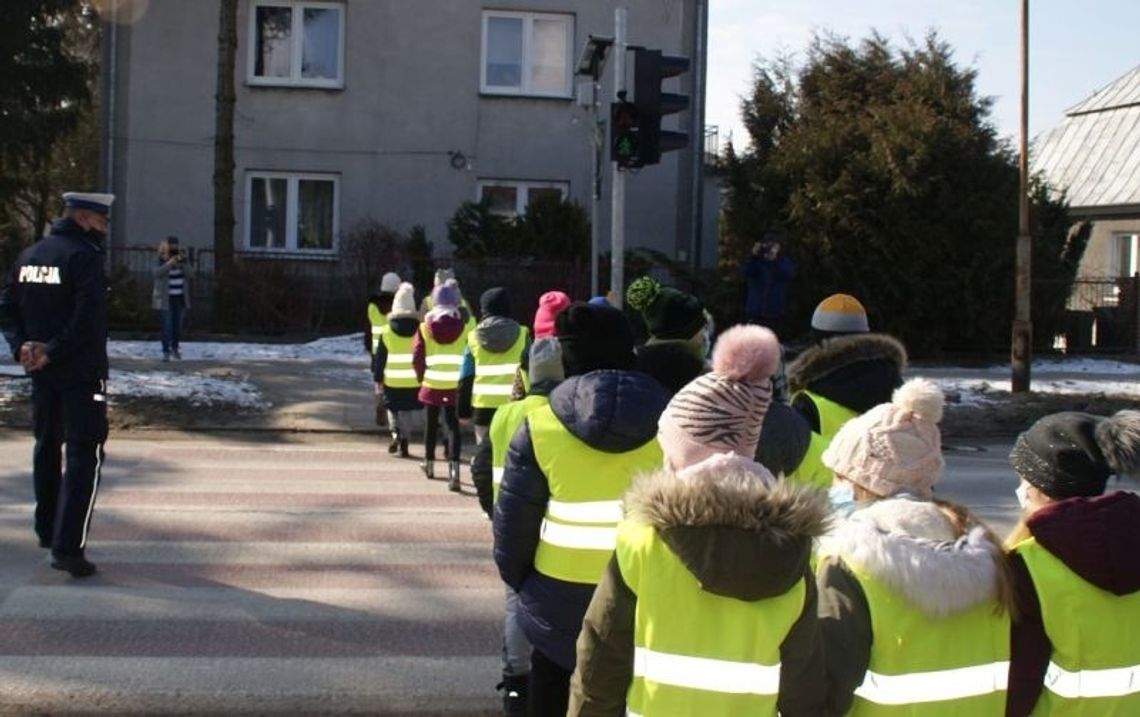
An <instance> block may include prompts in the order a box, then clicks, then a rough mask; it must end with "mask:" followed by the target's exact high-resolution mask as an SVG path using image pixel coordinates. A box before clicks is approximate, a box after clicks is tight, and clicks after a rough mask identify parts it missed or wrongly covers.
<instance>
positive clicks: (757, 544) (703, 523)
mask: <svg viewBox="0 0 1140 717" xmlns="http://www.w3.org/2000/svg"><path fill="white" fill-rule="evenodd" d="M625 511H626V514H627V515H628V516H629V517H631V518H633V519H635V520H638V521H641V522H644V523H647V524H649V525H652V526H653V527H654V528H656V529H657V534H658V535H659V536H660V537H661V539H662V540H663V541H664V542H665V544H666V545H668V546H669V549H670V550H672V551H673V552H674V553H675V554H676V555H677V557H678V558H680V560H681V562H682V563H683V564H684V565H685V567H686V568H688V569H689V572H691V573H692V574H693V575H694V576H695V577H696V578H697V580H698V581H699V582H700V583H701V586H702V587H703V588H704V589H705V590H708V591H709V592H711V593H715V594H717V595H723V596H726V597H732V598H736V599H739V600H760V599H764V598H768V597H773V596H776V595H782V594H784V593H785V592H787V591H788V589H789V588H791V586H792V585H794V584H795V583H796V581H798V580H800V579H801V578H803V577H804V575H805V570H806V569H807V565H808V558H809V555H810V552H811V543H812V539H813V538H815V537H817V536H819V535H821V534H822V533H823V532H824V531H825V530H826V529H827V524H828V520H829V512H830V511H829V506H828V502H827V496H826V495H825V494H824V493H823V492H822V491H819V490H816V489H815V488H811V487H806V486H797V485H795V484H791V483H784V482H782V481H767V480H762V479H760V478H758V477H757V476H756V474H754V473H748V472H745V471H742V470H739V469H726V470H722V471H715V472H702V473H697V474H694V475H688V476H687V477H685V478H684V479H682V478H678V477H677V475H676V474H674V473H672V472H671V471H667V470H662V471H659V472H657V473H653V474H650V475H647V476H644V477H642V478H640V479H638V480H637V481H635V482H634V484H633V486H632V487H631V488H630V490H629V492H628V493H627V494H626V496H625Z"/></svg>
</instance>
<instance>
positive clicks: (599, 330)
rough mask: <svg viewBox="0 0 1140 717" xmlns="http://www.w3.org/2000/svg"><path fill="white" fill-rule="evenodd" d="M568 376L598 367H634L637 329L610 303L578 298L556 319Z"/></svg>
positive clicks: (556, 330) (555, 325)
mask: <svg viewBox="0 0 1140 717" xmlns="http://www.w3.org/2000/svg"><path fill="white" fill-rule="evenodd" d="M554 335H555V336H557V337H558V343H559V344H561V345H562V366H563V368H565V369H566V377H567V378H569V377H570V376H580V375H582V374H584V373H589V372H590V371H596V370H598V369H604V368H610V369H631V368H633V365H634V355H633V331H632V330H631V329H630V327H629V322H628V321H626V318H625V315H624V314H622V313H621V312H620V311H618V310H617V309H614V308H611V307H608V306H591V305H589V304H587V303H585V302H583V301H575V302H574V303H573V304H570V306H568V307H566V308H565V309H563V310H562V311H560V312H558V315H557V316H556V317H555V318H554Z"/></svg>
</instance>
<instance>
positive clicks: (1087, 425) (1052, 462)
mask: <svg viewBox="0 0 1140 717" xmlns="http://www.w3.org/2000/svg"><path fill="white" fill-rule="evenodd" d="M1009 462H1010V464H1011V465H1012V466H1013V469H1014V471H1016V472H1017V475H1018V477H1020V478H1023V479H1025V480H1026V481H1028V482H1030V483H1032V484H1033V485H1034V486H1036V487H1037V488H1038V489H1039V490H1041V492H1043V493H1044V494H1045V495H1047V496H1049V497H1050V498H1056V499H1064V498H1074V497H1077V496H1084V497H1091V496H1097V495H1100V494H1102V493H1104V489H1105V485H1106V484H1107V483H1108V478H1109V476H1111V475H1118V476H1119V475H1130V474H1133V473H1135V471H1136V470H1137V468H1138V467H1140V411H1120V412H1118V413H1117V414H1115V415H1114V416H1112V417H1110V418H1106V417H1104V416H1094V415H1092V414H1088V413H1078V412H1075V411H1069V412H1065V413H1054V414H1053V415H1051V416H1045V417H1044V418H1042V419H1040V420H1039V421H1037V423H1034V424H1033V425H1032V426H1031V427H1030V428H1029V430H1028V431H1025V432H1024V433H1022V434H1021V435H1020V436H1018V437H1017V441H1016V442H1015V443H1014V444H1013V450H1012V451H1011V452H1010V454H1009Z"/></svg>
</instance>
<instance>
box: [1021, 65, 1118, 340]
mask: <svg viewBox="0 0 1140 717" xmlns="http://www.w3.org/2000/svg"><path fill="white" fill-rule="evenodd" d="M1031 157H1032V162H1033V171H1034V173H1040V174H1042V175H1043V176H1044V177H1045V179H1046V180H1047V181H1048V182H1049V184H1050V186H1052V187H1053V188H1055V189H1057V190H1063V191H1064V192H1065V195H1066V198H1067V200H1068V202H1069V205H1070V208H1069V212H1070V215H1071V216H1072V218H1073V219H1074V221H1088V222H1090V223H1091V225H1092V234H1091V236H1090V238H1089V243H1088V246H1087V248H1086V249H1085V253H1084V256H1083V257H1082V259H1081V264H1080V267H1079V269H1078V272H1077V283H1076V286H1075V287H1074V293H1073V297H1072V299H1071V300H1070V308H1071V309H1073V310H1075V311H1079V312H1086V313H1089V314H1091V315H1092V316H1093V317H1094V320H1095V323H1094V324H1093V326H1094V327H1096V328H1094V329H1093V332H1094V334H1093V336H1092V337H1090V338H1091V343H1092V344H1093V345H1099V346H1104V345H1105V344H1106V343H1107V344H1127V346H1124V345H1121V346H1120V348H1136V346H1135V341H1136V338H1135V336H1136V326H1137V316H1136V313H1137V311H1138V310H1140V306H1138V302H1137V296H1136V295H1137V286H1136V284H1137V279H1136V277H1137V276H1140V67H1136V68H1135V69H1133V70H1132V71H1131V72H1129V73H1128V74H1126V75H1124V76H1123V77H1120V78H1119V79H1117V80H1115V81H1113V82H1112V83H1111V84H1109V85H1108V86H1106V87H1104V88H1103V89H1100V90H1098V91H1096V92H1094V93H1093V94H1092V95H1091V96H1090V97H1089V98H1088V99H1086V100H1084V101H1083V102H1081V103H1080V104H1078V105H1076V106H1075V107H1073V108H1072V109H1070V110H1068V111H1067V112H1066V113H1065V118H1064V119H1063V120H1062V121H1061V123H1060V124H1059V125H1057V126H1056V127H1055V128H1053V129H1051V130H1049V131H1047V132H1045V133H1044V134H1043V135H1041V136H1040V137H1038V138H1037V140H1036V142H1035V145H1034V148H1033V152H1032V154H1031ZM1125 333H1128V334H1130V336H1129V337H1128V338H1127V339H1125V338H1124V334H1125ZM1096 334H1099V336H1097V335H1096ZM1106 334H1107V335H1106Z"/></svg>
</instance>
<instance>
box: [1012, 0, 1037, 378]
mask: <svg viewBox="0 0 1140 717" xmlns="http://www.w3.org/2000/svg"><path fill="white" fill-rule="evenodd" d="M1017 151H1018V172H1019V174H1020V175H1021V177H1020V179H1021V182H1020V188H1019V195H1018V198H1019V200H1020V205H1019V210H1020V211H1019V216H1018V229H1017V269H1016V272H1015V274H1016V278H1015V284H1014V289H1015V293H1016V310H1015V313H1014V319H1013V335H1012V340H1011V342H1010V356H1009V359H1010V369H1011V372H1012V375H1011V378H1010V386H1011V389H1012V391H1013V393H1024V392H1026V391H1028V390H1029V382H1030V365H1031V364H1032V363H1033V323H1032V318H1031V315H1030V311H1029V296H1030V283H1031V279H1032V276H1033V274H1032V271H1031V257H1032V248H1033V239H1032V237H1031V236H1030V233H1029V231H1030V230H1029V0H1021V135H1020V137H1019V138H1018V146H1017Z"/></svg>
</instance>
